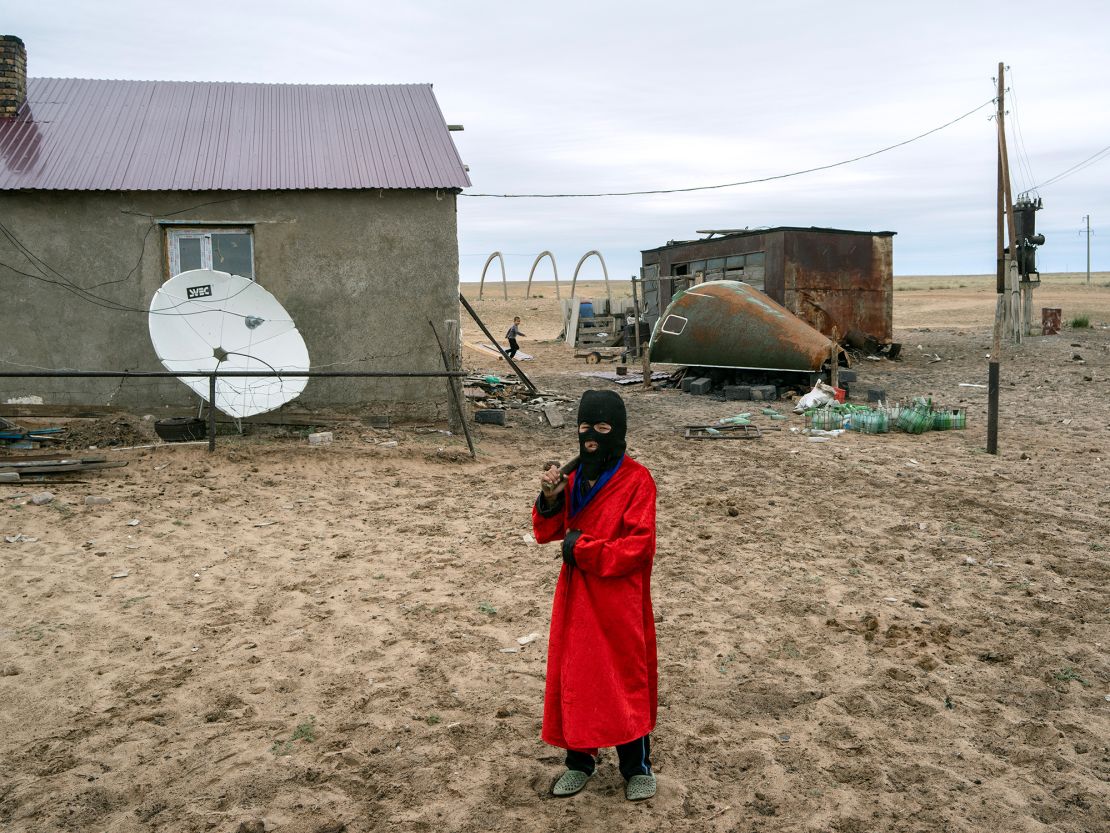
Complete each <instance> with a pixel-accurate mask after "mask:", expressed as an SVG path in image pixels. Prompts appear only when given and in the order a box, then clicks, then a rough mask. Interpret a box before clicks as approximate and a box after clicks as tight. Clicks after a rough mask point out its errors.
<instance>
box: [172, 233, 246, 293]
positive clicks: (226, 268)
mask: <svg viewBox="0 0 1110 833" xmlns="http://www.w3.org/2000/svg"><path fill="white" fill-rule="evenodd" d="M166 248H167V250H168V251H169V261H170V277H171V278H172V277H173V276H174V275H177V274H179V273H181V272H188V271H189V270H190V269H215V270H216V271H217V272H229V273H231V274H232V275H242V276H243V277H244V278H250V279H251V280H254V238H253V233H252V231H251V229H249V228H234V227H230V226H227V227H225V226H220V227H218V228H217V227H213V226H209V227H207V228H171V229H167V230H166Z"/></svg>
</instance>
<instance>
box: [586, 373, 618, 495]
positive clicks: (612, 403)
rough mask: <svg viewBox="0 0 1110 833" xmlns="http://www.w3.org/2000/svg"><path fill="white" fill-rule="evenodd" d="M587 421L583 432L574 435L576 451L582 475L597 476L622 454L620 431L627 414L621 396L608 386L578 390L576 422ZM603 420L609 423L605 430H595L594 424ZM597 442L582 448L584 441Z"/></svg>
mask: <svg viewBox="0 0 1110 833" xmlns="http://www.w3.org/2000/svg"><path fill="white" fill-rule="evenodd" d="M583 422H585V423H588V424H589V426H590V428H589V430H588V431H586V433H584V434H579V435H578V453H579V454H580V455H581V462H582V477H583V479H585V480H597V478H598V477H600V476H601V473H602V472H603V471H605V470H606V469H607V468H609V467H610V466H612V465H613V464H614V463H615V462H617V460H619V459H620V458H621V457H622V456H623V455H624V435H625V431H626V430H627V427H628V417H627V415H626V414H625V410H624V400H623V399H621V398H620V396H618V395H617V393H616V392H615V391H611V390H588V391H586V392H585V393H584V394H582V401H581V402H579V403H578V423H577V424H578V425H581V424H582V423H583ZM599 422H607V423H609V425H611V426H612V427H613V430H612V431H610V432H609V433H608V434H599V433H597V432H596V431H595V430H594V426H595V425H597V424H598V423H599ZM587 440H593V441H594V442H596V443H597V451H594V452H592V453H591V452H589V451H586V441H587Z"/></svg>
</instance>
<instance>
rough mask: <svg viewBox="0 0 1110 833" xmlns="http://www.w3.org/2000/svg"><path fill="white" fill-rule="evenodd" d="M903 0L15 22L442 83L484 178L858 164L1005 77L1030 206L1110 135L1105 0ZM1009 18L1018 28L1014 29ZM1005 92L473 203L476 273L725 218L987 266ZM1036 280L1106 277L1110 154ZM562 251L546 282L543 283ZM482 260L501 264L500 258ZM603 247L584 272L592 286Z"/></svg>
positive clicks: (245, 72) (823, 140)
mask: <svg viewBox="0 0 1110 833" xmlns="http://www.w3.org/2000/svg"><path fill="white" fill-rule="evenodd" d="M907 5H908V4H901V3H891V2H871V0H868V1H867V2H852V1H851V0H849V2H841V3H828V2H811V0H780V2H777V3H766V2H760V3H743V2H739V0H733V2H701V3H696V4H688V3H676V2H671V3H655V2H644V0H641V1H640V2H605V0H594V2H579V1H578V0H571V2H567V0H563V2H558V3H555V2H550V3H527V2H519V0H518V2H514V3H509V2H483V1H482V0H468V1H467V2H458V0H435V1H434V2H409V3H398V2H388V3H386V2H375V1H374V0H368V1H367V2H317V3H303V2H297V3H292V2H283V1H282V0H270V2H253V1H252V2H238V1H237V0H225V1H224V2H220V3H215V2H208V0H200V2H197V0H193V2H189V3H174V4H169V3H152V2H149V0H147V1H146V2H130V0H126V1H123V2H121V1H120V0H105V2H101V3H90V2H72V1H71V0H53V2H48V3H26V2H24V3H19V4H15V3H11V4H7V7H6V8H5V11H4V15H3V20H2V21H0V27H3V29H4V31H3V32H2V33H3V34H14V35H18V36H19V37H21V38H22V39H23V40H24V42H25V43H26V45H27V52H28V73H29V74H30V75H32V76H39V77H80V78H126V79H155V80H193V81H253V82H282V83H289V82H294V83H414V82H430V83H432V84H434V85H435V92H436V96H437V98H438V99H439V103H440V106H441V107H442V109H443V112H444V115H445V117H446V119H447V121H448V122H450V123H459V124H463V125H465V127H466V130H465V132H462V133H454V134H452V135H453V136H454V138H455V141H456V143H457V145H458V148H459V151H460V153H461V155H462V157H463V161H464V162H466V163H467V164H468V165H469V166H470V176H471V179H472V181H473V183H474V187H473V188H470V189H468V192H473V193H475V194H477V193H496V194H502V193H513V194H516V193H593V192H603V191H636V190H648V189H670V188H689V187H693V186H703V185H715V184H719V183H728V182H736V181H742V180H750V179H757V178H761V177H771V176H776V175H780V174H785V173H789V172H792V171H797V170H801V169H806V168H814V167H818V166H823V165H829V164H832V163H836V162H840V161H842V160H846V159H850V158H853V157H857V156H861V155H863V154H867V153H871V152H872V151H876V150H878V149H880V148H883V147H886V146H888V145H893V144H896V143H898V142H902V141H905V140H907V139H910V138H912V137H914V136H917V135H919V134H921V133H925V132H926V131H929V130H932V129H933V128H936V127H939V126H940V125H943V124H945V123H947V122H950V121H952V120H953V119H956V118H958V117H959V116H961V115H963V114H965V113H967V112H968V111H971V110H973V109H975V108H976V107H978V106H979V105H983V104H986V103H987V102H988V101H989V100H990V99H991V98H993V97H994V94H995V88H994V83H993V81H992V78H993V77H994V76H995V75H996V74H997V65H998V62H999V61H1005V62H1006V63H1007V65H1008V67H1009V70H1008V73H1009V74H1008V87H1009V88H1010V91H1009V93H1008V98H1007V105H1008V107H1007V109H1008V110H1009V115H1008V117H1007V126H1008V133H1009V139H1010V160H1011V173H1012V177H1013V184H1014V193H1015V196H1016V195H1017V193H1018V192H1019V191H1022V190H1024V189H1027V188H1029V187H1031V186H1034V185H1037V184H1040V183H1042V182H1045V181H1046V180H1049V179H1051V178H1053V177H1056V176H1057V175H1059V174H1061V173H1063V172H1065V171H1067V170H1068V169H1069V168H1071V167H1072V166H1074V165H1076V164H1077V163H1080V162H1083V161H1084V160H1086V159H1088V158H1089V157H1092V156H1094V155H1095V154H1097V153H1099V151H1102V150H1103V149H1105V148H1107V147H1108V146H1110V85H1108V83H1107V79H1106V62H1105V59H1106V56H1107V51H1108V50H1107V46H1106V44H1107V33H1108V32H1110V4H1107V3H1105V2H1100V1H1099V0H1080V1H1079V2H1063V3H1055V4H1050V3H1043V2H1031V1H1030V0H1020V1H1019V2H1010V3H990V4H988V3H980V2H975V0H963V2H950V0H940V2H933V3H928V4H922V3H918V4H913V8H908V7H906V6H907ZM1003 15H1005V16H1006V18H1008V20H1009V21H1010V23H1009V24H1006V23H1004V21H1003ZM991 114H992V108H991V107H990V106H985V107H983V109H981V110H979V111H978V112H976V113H974V114H973V115H971V116H968V117H967V118H964V119H963V120H961V121H959V122H957V123H956V124H953V125H952V126H950V127H947V128H945V129H944V130H941V131H939V132H936V133H934V134H932V135H930V136H927V137H925V138H923V139H920V140H918V141H915V142H913V143H911V144H909V145H907V146H905V147H900V148H897V149H894V150H891V151H889V152H886V153H882V154H879V155H877V156H875V157H872V158H869V159H865V160H862V161H859V162H855V163H852V164H848V165H843V166H840V167H835V168H832V169H830V170H825V171H819V172H815V173H810V174H805V175H802V176H796V177H790V178H786V179H779V180H775V181H771V182H766V183H762V184H757V185H747V186H739V187H733V188H724V189H719V190H711V191H701V192H693V193H685V194H663V195H653V196H636V197H602V198H594V199H511V200H510V199H495V198H486V197H477V196H474V197H467V196H461V197H460V198H459V251H460V254H461V273H462V279H463V280H464V281H467V280H477V279H478V276H479V274H480V273H481V268H482V264H483V263H484V261H485V259H486V257H487V256H488V255H489V254H490V253H491V252H493V251H494V250H500V251H502V252H504V253H505V257H506V261H507V263H508V268H509V278H510V280H523V279H525V278H527V276H528V271H529V268H530V267H531V265H532V262H533V260H534V259H535V257H536V256H537V255H538V254H539V253H540V252H541V251H543V250H545V249H550V250H551V251H553V252H554V254H555V258H556V262H557V266H558V269H559V277H560V279H563V280H567V281H569V279H570V277H571V275H572V273H573V271H574V267H575V264H576V263H577V261H578V259H579V257H580V256H581V255H582V254H584V253H585V252H587V251H588V250H590V249H599V250H600V251H601V252H602V254H603V255H604V257H605V260H606V262H607V263H608V267H609V275H610V277H613V278H622V279H623V278H627V277H628V276H629V275H631V274H632V273H634V272H635V271H637V270H638V268H639V265H640V250H641V249H648V248H654V247H656V246H659V245H662V244H664V243H666V242H667V241H668V240H671V239H692V238H695V237H697V234H696V231H697V230H699V229H707V228H744V227H750V228H757V227H761V226H780V225H787V226H826V227H834V228H843V229H855V230H875V231H879V230H889V231H894V232H897V236H896V237H895V238H894V270H895V274H896V275H920V274H978V273H991V272H993V271H994V250H995V215H994V211H995V208H994V206H995V176H996V167H995V166H996V155H995V148H996V143H995V135H996V134H995V125H994V122H993V121H991V120H990V116H991ZM1039 194H1040V196H1041V197H1042V198H1043V200H1044V206H1045V207H1044V210H1043V211H1041V212H1040V213H1039V214H1038V218H1037V223H1038V230H1039V231H1041V232H1043V233H1044V234H1045V236H1046V237H1047V238H1048V239H1047V242H1046V244H1045V246H1044V247H1043V248H1042V249H1041V250H1040V252H1039V254H1038V266H1039V267H1040V269H1041V271H1042V272H1062V271H1071V272H1081V271H1083V270H1085V268H1086V253H1085V251H1086V250H1085V246H1086V237H1085V236H1084V235H1083V234H1081V229H1083V228H1084V224H1083V220H1082V218H1083V216H1084V215H1090V217H1091V229H1092V232H1093V234H1092V237H1091V244H1092V245H1091V251H1092V256H1091V257H1092V269H1094V270H1107V269H1110V151H1108V152H1107V153H1106V154H1104V155H1103V156H1102V157H1100V158H1099V159H1098V161H1096V162H1095V163H1094V164H1091V165H1089V166H1088V167H1086V168H1084V169H1082V170H1079V171H1077V172H1075V173H1074V174H1071V175H1068V176H1065V177H1064V178H1062V179H1060V180H1059V181H1058V182H1055V183H1053V184H1048V185H1046V186H1045V187H1044V188H1041V189H1039ZM550 275H551V264H550V261H549V260H546V259H545V261H544V262H543V263H542V264H541V265H540V266H539V268H538V269H537V271H536V279H537V280H550ZM490 276H491V277H493V278H496V279H498V280H499V278H500V275H499V272H498V271H497V267H496V265H494V266H492V267H491V270H490ZM600 276H601V271H600V266H599V263H598V261H597V259H596V258H591V259H590V260H589V261H587V264H586V265H584V266H583V271H582V277H584V278H598V277H600Z"/></svg>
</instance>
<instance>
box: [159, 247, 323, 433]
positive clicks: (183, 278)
mask: <svg viewBox="0 0 1110 833" xmlns="http://www.w3.org/2000/svg"><path fill="white" fill-rule="evenodd" d="M148 325H149V327H150V340H151V342H152V343H153V344H154V352H155V353H157V354H158V358H159V359H161V361H162V364H163V365H165V367H166V369H167V370H169V371H171V372H175V373H176V372H185V371H189V370H272V371H274V374H275V375H273V376H266V377H262V376H259V377H240V378H231V379H225V378H217V380H216V401H215V402H214V403H209V404H213V405H215V407H217V408H218V409H219V410H221V411H223V412H224V413H225V414H227V415H228V416H232V417H247V416H251V415H253V414H264V413H266V412H267V411H272V410H274V409H275V408H280V407H281V406H282V405H284V404H285V403H286V402H289V401H290V400H292V399H295V398H296V397H298V396H299V395H300V394H301V391H303V390H304V388H305V385H306V384H308V379H306V378H305V377H303V376H301V377H296V376H292V377H289V376H284V375H282V374H286V373H294V372H298V371H306V370H308V367H309V365H308V348H307V347H305V343H304V339H303V338H301V334H300V333H299V332H297V328H296V326H294V324H293V321H292V319H291V318H290V317H289V313H287V312H286V311H285V309H284V308H283V307H282V306H281V304H280V303H278V301H277V299H276V298H274V296H273V295H271V294H270V293H269V292H267V291H266V290H265V289H263V288H262V287H261V286H259V285H258V284H257V283H255V282H254V281H251V280H248V279H247V278H244V277H241V276H239V275H229V274H228V273H227V272H216V271H213V270H211V269H193V270H191V271H189V272H182V273H181V274H179V275H175V276H174V277H172V278H170V279H169V280H168V281H166V283H164V284H162V287H161V288H160V289H159V290H158V291H157V292H155V293H154V298H152V299H151V302H150V315H149V318H148ZM178 378H179V379H180V380H181V381H182V382H184V383H185V384H186V385H188V386H189V387H190V388H192V389H193V391H195V392H196V393H197V394H198V395H199V396H200V397H201V398H202V399H204V400H205V401H207V400H208V377H206V376H188V375H182V376H178Z"/></svg>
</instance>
